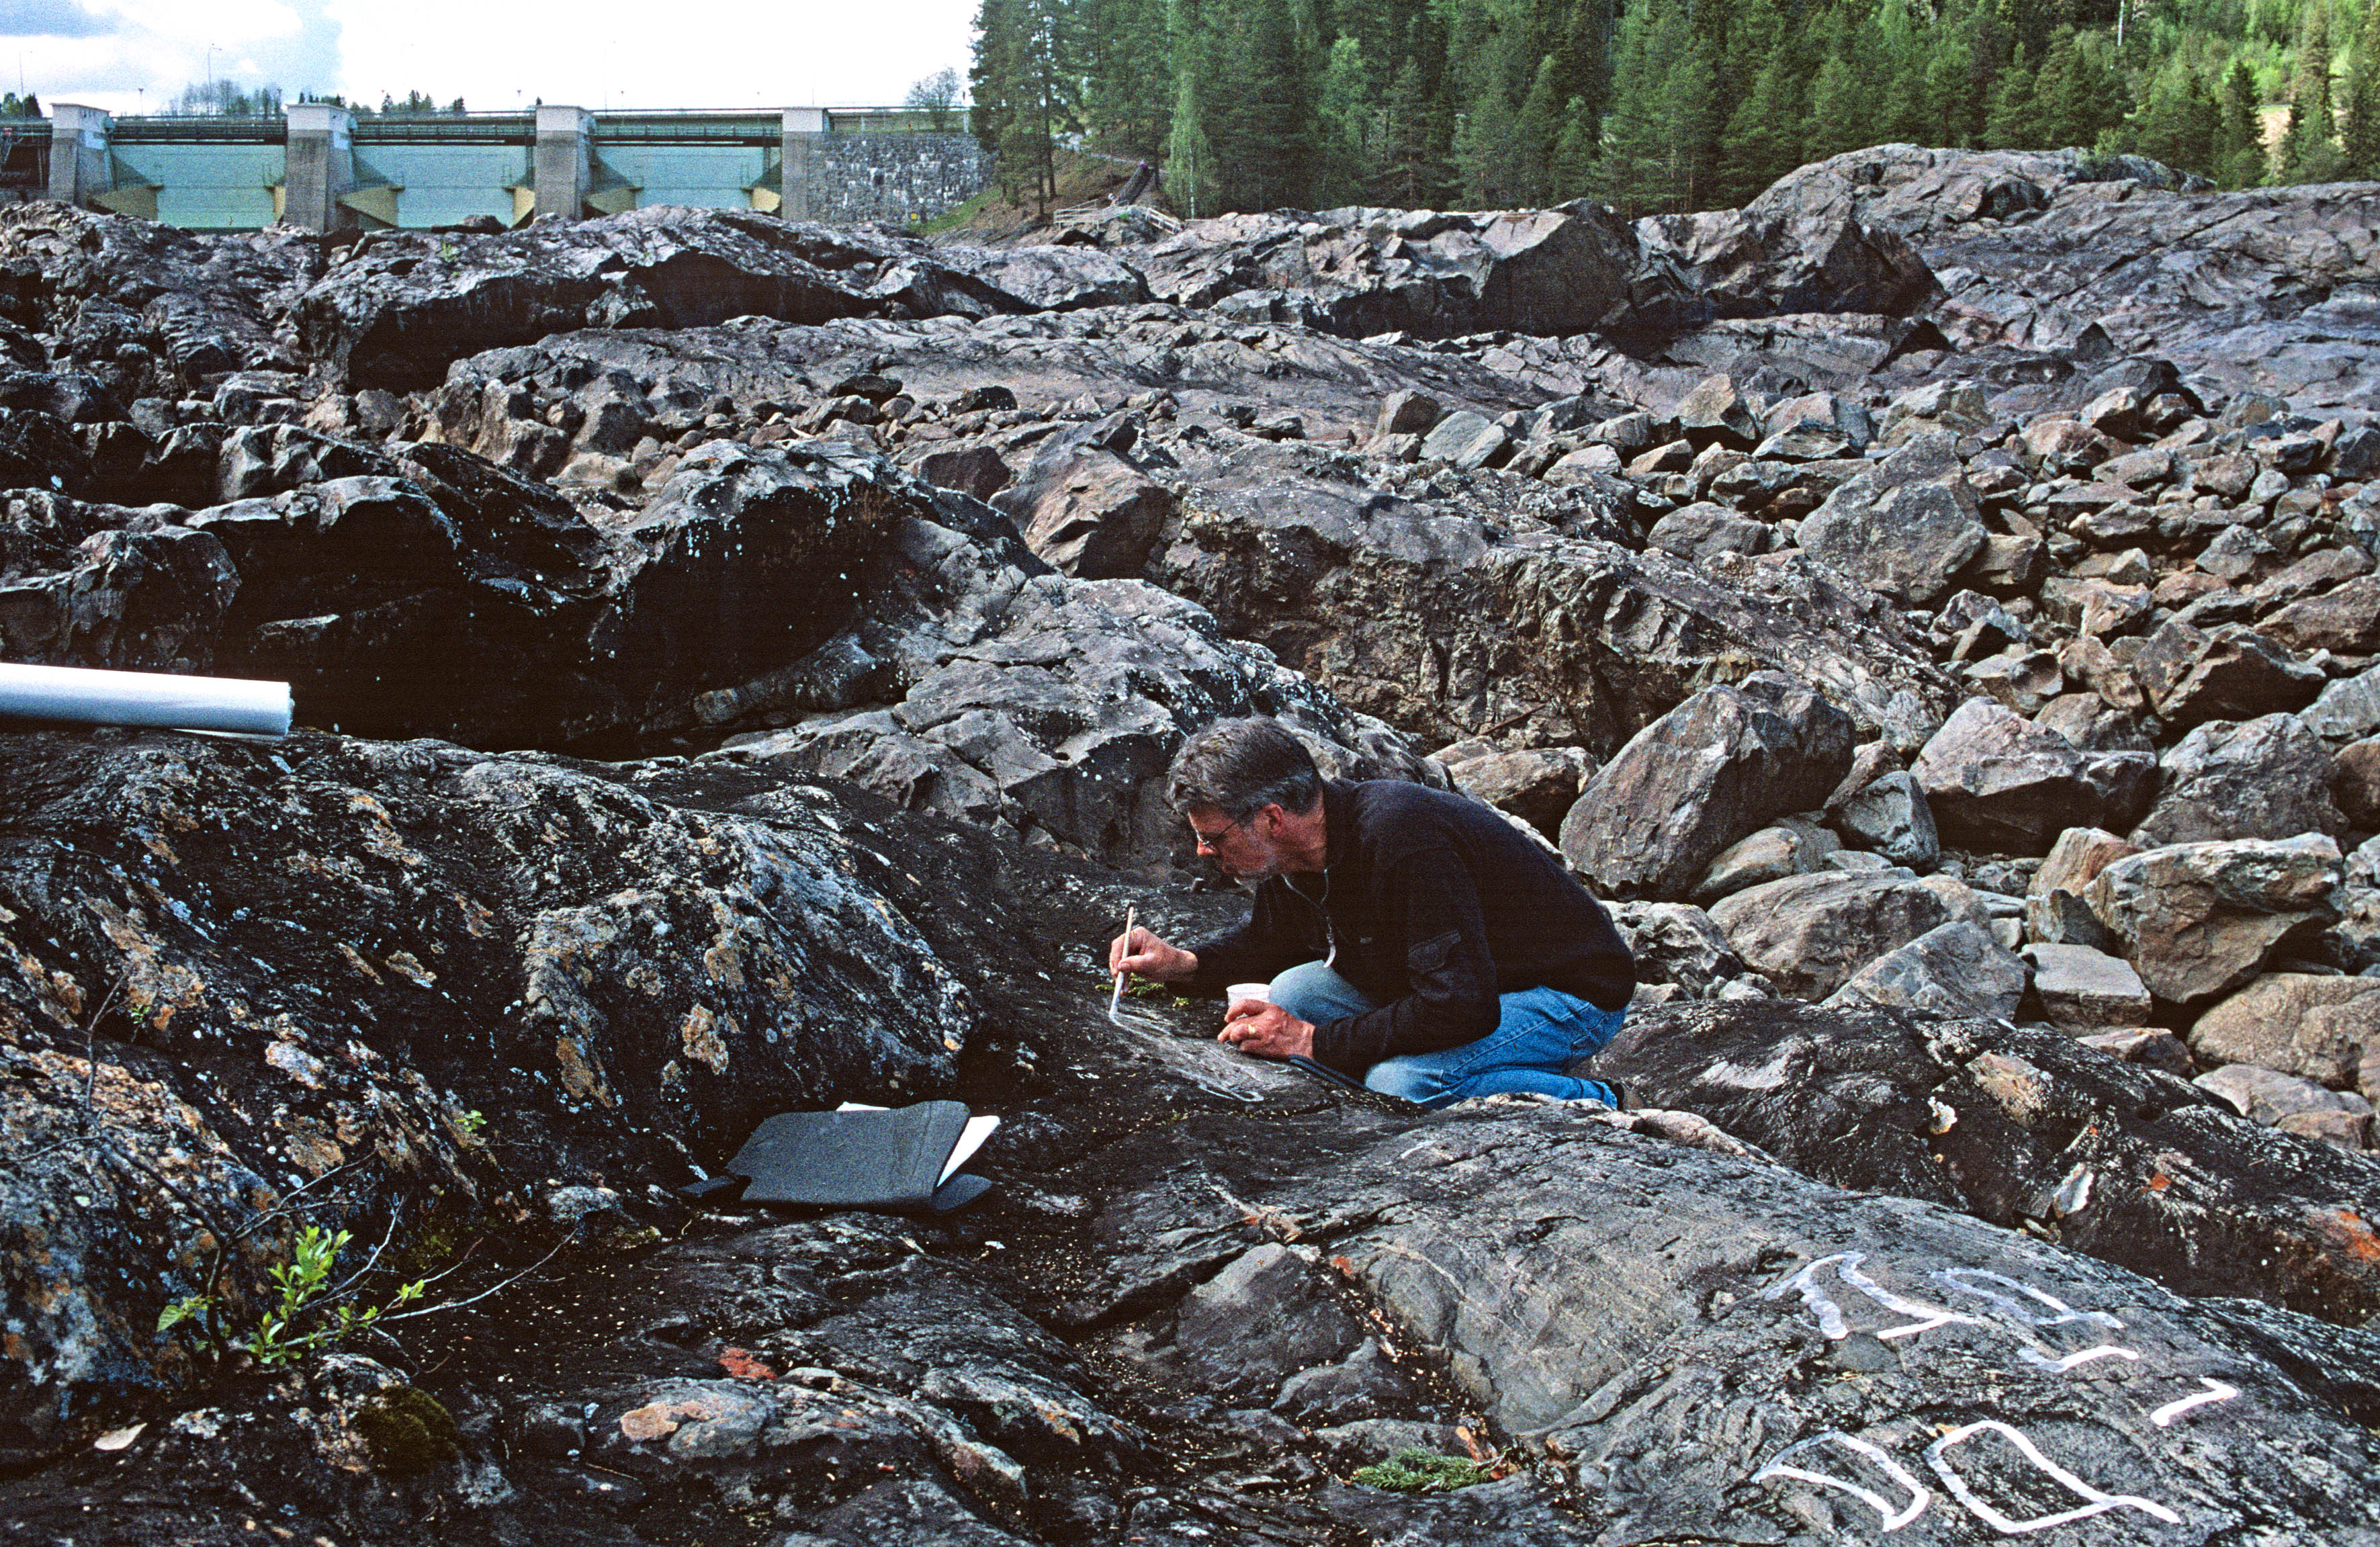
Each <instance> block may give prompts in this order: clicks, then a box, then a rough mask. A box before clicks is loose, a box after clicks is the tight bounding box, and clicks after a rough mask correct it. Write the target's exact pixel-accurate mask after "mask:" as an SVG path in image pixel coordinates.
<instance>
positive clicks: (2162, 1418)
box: [2149, 1375, 2240, 1429]
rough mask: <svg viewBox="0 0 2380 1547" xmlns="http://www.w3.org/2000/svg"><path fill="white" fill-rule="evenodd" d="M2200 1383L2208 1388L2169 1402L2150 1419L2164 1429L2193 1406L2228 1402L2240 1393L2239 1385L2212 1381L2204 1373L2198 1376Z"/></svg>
mask: <svg viewBox="0 0 2380 1547" xmlns="http://www.w3.org/2000/svg"><path fill="white" fill-rule="evenodd" d="M2198 1383H2199V1384H2200V1385H2203V1386H2204V1387H2205V1388H2206V1389H2205V1390H2204V1391H2202V1392H2200V1393H2198V1394H2197V1395H2193V1396H2183V1397H2177V1398H2176V1399H2175V1400H2173V1401H2171V1402H2168V1403H2167V1404H2166V1405H2165V1406H2164V1407H2159V1408H2158V1409H2157V1410H2156V1411H2155V1412H2154V1413H2151V1414H2150V1415H2149V1421H2150V1422H2151V1423H2154V1424H2155V1425H2156V1426H2157V1427H2158V1428H2159V1429H2163V1428H2164V1427H2166V1425H2168V1424H2169V1423H2171V1422H2172V1421H2173V1420H2174V1419H2178V1418H2180V1417H2181V1415H2182V1414H2184V1413H2186V1412H2188V1411H2190V1410H2191V1409H2192V1407H2205V1406H2206V1405H2207V1404H2208V1403H2210V1402H2228V1401H2230V1400H2231V1399H2232V1398H2233V1397H2235V1396H2237V1395H2240V1388H2239V1387H2237V1386H2227V1385H2225V1384H2224V1383H2222V1382H2220V1381H2211V1380H2208V1379H2207V1378H2206V1377H2205V1376H2204V1375H2201V1376H2200V1377H2199V1378H2198Z"/></svg>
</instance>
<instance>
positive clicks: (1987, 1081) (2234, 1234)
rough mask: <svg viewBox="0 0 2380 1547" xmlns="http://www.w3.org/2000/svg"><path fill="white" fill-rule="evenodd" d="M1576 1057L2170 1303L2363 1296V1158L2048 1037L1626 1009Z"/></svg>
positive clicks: (1892, 1016) (1832, 1167)
mask: <svg viewBox="0 0 2380 1547" xmlns="http://www.w3.org/2000/svg"><path fill="white" fill-rule="evenodd" d="M1595 1067H1596V1069H1597V1070H1598V1071H1600V1072H1602V1073H1605V1074H1609V1075H1612V1076H1615V1077H1617V1078H1621V1079H1622V1080H1625V1081H1627V1082H1628V1084H1629V1088H1630V1090H1632V1091H1633V1092H1634V1093H1635V1099H1637V1100H1639V1101H1641V1102H1644V1103H1645V1104H1646V1105H1647V1106H1665V1107H1678V1108H1682V1109H1683V1110H1686V1111H1690V1112H1695V1113H1698V1114H1700V1115H1703V1116H1705V1117H1707V1118H1708V1119H1710V1120H1711V1121H1712V1122H1714V1123H1716V1124H1718V1126H1719V1127H1721V1128H1723V1129H1725V1130H1726V1131H1727V1132H1729V1133H1730V1134H1733V1135H1735V1136H1736V1137H1738V1138H1740V1139H1743V1140H1744V1141H1746V1142H1747V1143H1751V1144H1755V1145H1758V1146H1759V1147H1760V1148H1761V1149H1762V1150H1763V1151H1767V1152H1768V1153H1771V1154H1774V1155H1776V1156H1778V1157H1779V1159H1781V1160H1783V1161H1785V1163H1788V1164H1791V1165H1793V1166H1795V1167H1796V1168H1797V1169H1800V1170H1803V1171H1805V1172H1807V1173H1808V1174H1810V1175H1815V1176H1819V1177H1823V1178H1824V1179H1826V1180H1828V1181H1830V1182H1833V1183H1835V1184H1836V1185H1838V1186H1841V1187H1849V1188H1870V1189H1874V1190H1876V1191H1878V1192H1884V1193H1890V1194H1896V1195H1899V1196H1901V1197H1907V1198H1920V1199H1926V1200H1935V1201H1938V1202H1942V1203H1950V1204H1955V1205H1957V1206H1959V1207H1962V1208H1966V1209H1970V1210H1972V1211H1973V1212H1975V1213H1976V1214H1978V1215H1979V1216H1981V1217H1983V1218H1985V1219H1989V1220H1992V1221H1995V1222H1997V1223H1998V1224H2003V1225H2006V1226H2008V1227H2009V1228H2010V1229H2016V1228H2020V1227H2022V1228H2023V1229H2025V1230H2027V1231H2029V1232H2033V1233H2034V1234H2036V1235H2040V1236H2046V1238H2048V1239H2051V1240H2055V1241H2058V1243H2060V1244H2061V1245H2063V1246H2064V1247H2066V1248H2067V1249H2070V1250H2074V1251H2079V1252H2083V1253H2085V1254H2087V1255H2090V1256H2094V1257H2098V1258H2103V1259H2105V1260H2106V1261H2111V1262H2116V1263H2119V1264H2122V1265H2123V1266H2125V1267H2128V1268H2130V1269H2131V1270H2133V1271H2135V1272H2138V1273H2146V1274H2148V1275H2149V1276H2151V1277H2153V1278H2155V1279H2157V1280H2158V1281H2159V1282H2160V1283H2163V1284H2165V1285H2168V1287H2171V1288H2174V1289H2177V1290H2180V1292H2182V1293H2185V1294H2190V1295H2245V1296H2250V1297H2268V1298H2271V1299H2273V1300H2275V1301H2276V1302H2277V1303H2279V1304H2284V1305H2289V1306H2292V1307H2295V1308H2297V1309H2301V1310H2306V1311H2310V1312H2313V1313H2315V1314H2318V1315H2321V1316H2324V1317H2325V1318H2328V1319H2332V1320H2339V1321H2344V1322H2349V1323H2350V1324H2352V1323H2354V1322H2356V1321H2357V1319H2358V1317H2359V1315H2361V1314H2362V1313H2361V1312H2360V1311H2358V1310H2357V1309H2353V1308H2355V1307H2360V1306H2364V1305H2368V1304H2372V1303H2374V1302H2375V1298H2380V1273H2375V1269H2374V1263H2373V1262H2372V1261H2371V1260H2370V1259H2369V1257H2368V1256H2367V1255H2366V1251H2367V1244H2368V1240H2369V1237H2368V1236H2366V1235H2365V1234H2364V1233H2363V1227H2362V1224H2361V1223H2360V1222H2362V1221H2363V1220H2367V1219H2369V1218H2371V1217H2372V1216H2371V1214H2370V1212H2369V1211H2370V1209H2371V1207H2372V1206H2373V1205H2372V1202H2371V1199H2372V1194H2373V1189H2374V1188H2375V1187H2380V1164H2374V1163H2372V1162H2370V1161H2367V1160H2364V1159H2362V1158H2360V1157H2357V1156H2352V1155H2347V1154H2342V1153H2340V1152H2338V1150H2337V1149H2336V1148H2334V1147H2332V1146H2329V1145H2325V1144H2322V1143H2320V1142H2319V1141H2317V1140H2313V1139H2301V1138H2298V1137H2295V1136H2289V1137H2284V1136H2281V1135H2278V1134H2276V1133H2274V1132H2273V1131H2272V1130H2270V1129H2267V1128H2264V1127H2259V1126H2257V1125H2256V1124H2255V1123H2253V1122H2251V1121H2250V1120H2248V1119H2247V1118H2245V1117H2241V1116H2239V1115H2235V1114H2234V1112H2233V1109H2232V1108H2231V1107H2229V1106H2228V1105H2225V1104H2222V1103H2220V1102H2216V1101H2215V1100H2214V1098H2213V1097H2211V1096H2210V1095H2208V1094H2207V1093H2206V1092H2205V1091H2204V1090H2200V1089H2199V1088H2198V1087H2196V1086H2193V1085H2192V1084H2191V1083H2190V1082H2189V1081H2187V1080H2184V1079H2180V1078H2176V1077H2174V1076H2172V1075H2169V1074H2166V1073H2163V1072H2161V1071H2159V1070H2156V1069H2154V1068H2151V1067H2148V1066H2143V1065H2141V1064H2137V1063H2124V1062H2120V1061H2119V1060H2116V1059H2113V1058H2109V1057H2107V1055H2106V1054H2102V1053H2100V1052H2098V1051H2097V1050H2095V1049H2092V1048H2086V1047H2083V1046H2082V1045H2081V1044H2080V1043H2078V1042H2076V1041H2074V1040H2073V1039H2072V1038H2070V1037H2068V1036H2066V1035H2064V1034H2062V1033H2058V1032H2056V1031H2052V1030H2049V1029H2025V1028H2022V1027H2020V1028H2009V1027H2005V1026H1995V1025H1993V1024H1991V1023H1988V1022H1984V1021H1976V1020H1958V1019H1941V1018H1936V1017H1924V1016H1903V1015H1900V1014H1898V1013H1895V1012H1892V1011H1888V1010H1884V1009H1867V1010H1853V1009H1850V1008H1839V1007H1832V1006H1825V1007H1822V1006H1810V1005H1792V1004H1788V1003H1785V1002H1782V1001H1779V1002H1775V1003H1770V1004H1733V1005H1670V1006H1667V1007H1664V1008H1662V1009H1659V1010H1655V1011H1649V1012H1645V1011H1640V1012H1638V1013H1637V1014H1636V1015H1635V1016H1633V1017H1631V1021H1630V1024H1629V1026H1628V1027H1627V1028H1626V1029H1623V1030H1622V1031H1621V1034H1620V1035H1619V1036H1618V1037H1616V1038H1614V1039H1613V1041H1611V1042H1610V1043H1609V1045H1608V1046H1607V1047H1606V1048H1605V1049H1604V1051H1603V1052H1602V1053H1600V1054H1597V1056H1596V1059H1595ZM2350 1221H2353V1222H2358V1223H2353V1224H2350ZM2028 1222H2029V1223H2028ZM2217 1242H2220V1243H2224V1244H2223V1245H2221V1246H2220V1247H2216V1248H2215V1249H2213V1250H2211V1251H2210V1250H2209V1249H2208V1248H2209V1247H2213V1245H2214V1243H2217ZM2250 1242H2254V1243H2257V1244H2256V1245H2255V1246H2254V1247H2253V1249H2248V1250H2246V1251H2242V1250H2241V1249H2243V1248H2246V1247H2247V1245H2248V1243H2250ZM2235 1252H2240V1255H2238V1256H2234V1255H2233V1254H2234V1253H2235ZM2276 1274H2277V1276H2276Z"/></svg>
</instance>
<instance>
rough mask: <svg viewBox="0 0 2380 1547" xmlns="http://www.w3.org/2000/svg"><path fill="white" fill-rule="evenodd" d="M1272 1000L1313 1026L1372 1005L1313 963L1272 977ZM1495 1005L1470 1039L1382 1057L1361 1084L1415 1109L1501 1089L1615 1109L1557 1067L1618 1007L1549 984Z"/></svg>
mask: <svg viewBox="0 0 2380 1547" xmlns="http://www.w3.org/2000/svg"><path fill="white" fill-rule="evenodd" d="M1272 1002H1273V1003H1274V1004H1276V1005H1280V1006H1281V1008H1282V1009H1284V1010H1287V1011H1288V1012H1289V1013H1290V1014H1291V1015H1293V1016H1295V1017H1297V1018H1298V1019H1300V1020H1310V1021H1312V1022H1314V1023H1315V1024H1316V1025H1320V1024H1321V1023H1323V1022H1324V1021H1328V1020H1339V1019H1342V1018H1343V1017H1347V1016H1358V1015H1362V1014H1363V1013H1364V1012H1365V1011H1366V1010H1376V1009H1378V1008H1379V1005H1378V1003H1377V1002H1376V1001H1374V1000H1373V999H1372V998H1370V997H1369V996H1368V995H1366V993H1364V992H1363V991H1362V990H1361V989H1358V988H1357V987H1356V986H1355V985H1354V984H1353V983H1351V982H1349V981H1347V980H1346V979H1344V978H1342V977H1341V976H1339V974H1338V973H1336V972H1334V971H1332V970H1331V969H1330V968H1328V967H1325V966H1323V965H1322V964H1321V963H1320V962H1318V961H1309V962H1306V963H1305V964H1304V965H1303V966H1299V967H1293V968H1290V969H1289V970H1288V971H1286V972H1284V973H1282V974H1281V976H1280V977H1278V978H1275V979H1274V980H1273V981H1272ZM1501 1002H1502V1005H1503V1007H1504V1015H1503V1018H1502V1019H1501V1020H1500V1021H1499V1022H1498V1023H1497V1026H1496V1029H1495V1030H1493V1031H1490V1032H1488V1035H1486V1036H1484V1037H1482V1038H1480V1039H1479V1040H1478V1041H1475V1042H1465V1043H1463V1045H1462V1046H1460V1047H1450V1048H1446V1049H1444V1050H1442V1051H1440V1052H1438V1053H1412V1054H1404V1055H1403V1056H1402V1057H1397V1058H1384V1059H1382V1060H1381V1061H1380V1062H1378V1063H1377V1064H1375V1065H1373V1066H1371V1067H1370V1068H1368V1069H1366V1070H1365V1071H1364V1078H1363V1080H1362V1081H1361V1085H1362V1087H1363V1088H1364V1089H1366V1090H1378V1091H1379V1092H1380V1093H1381V1094H1383V1095H1388V1096H1397V1097H1401V1098H1403V1100H1405V1101H1409V1102H1419V1103H1420V1104H1422V1105H1423V1106H1444V1105H1446V1104H1448V1103H1449V1102H1459V1101H1461V1100H1463V1098H1464V1097H1465V1096H1486V1095H1492V1094H1494V1093H1496V1092H1498V1091H1507V1090H1509V1091H1524V1092H1525V1091H1535V1092H1536V1093H1537V1094H1539V1095H1546V1096H1556V1097H1559V1098H1560V1099H1561V1100H1564V1101H1598V1102H1605V1103H1606V1104H1608V1105H1610V1106H1612V1107H1617V1106H1619V1104H1620V1097H1619V1093H1618V1092H1617V1091H1615V1090H1612V1088H1611V1087H1610V1086H1609V1085H1606V1084H1604V1083H1603V1082H1602V1081H1600V1080H1595V1079H1580V1078H1577V1077H1576V1076H1574V1075H1568V1074H1564V1073H1563V1072H1562V1071H1563V1070H1564V1069H1566V1068H1568V1067H1569V1066H1571V1065H1573V1064H1574V1063H1576V1062H1578V1061H1579V1060H1580V1059H1582V1058H1585V1057H1586V1056H1587V1055H1588V1054H1592V1053H1594V1052H1595V1051H1596V1050H1597V1049H1598V1048H1600V1047H1601V1046H1603V1044H1604V1043H1606V1042H1608V1041H1610V1040H1611V1034H1612V1033H1613V1032H1615V1031H1617V1030H1619V1029H1620V1022H1621V1017H1624V1016H1625V1015H1626V1014H1627V1012H1626V1011H1624V1010H1605V1009H1598V1008H1597V1007H1596V1006H1595V1005H1591V1004H1589V1003H1588V1002H1587V1001H1585V1000H1584V999H1581V998H1578V997H1577V996H1576V995H1574V994H1568V993H1562V992H1561V991H1560V989H1549V988H1533V989H1522V990H1520V991H1519V992H1517V993H1508V994H1505V995H1503V996H1502V1001H1501ZM1290 1062H1291V1063H1293V1064H1295V1065H1297V1066H1299V1067H1300V1068H1303V1069H1305V1070H1306V1071H1307V1072H1308V1073H1311V1074H1318V1075H1320V1076H1321V1077H1322V1078H1325V1079H1329V1080H1331V1081H1333V1082H1335V1083H1337V1084H1341V1085H1347V1086H1354V1085H1356V1084H1357V1083H1358V1082H1357V1081H1355V1080H1353V1079H1350V1078H1347V1077H1346V1076H1345V1075H1343V1074H1342V1073H1340V1072H1339V1071H1338V1070H1336V1069H1333V1068H1330V1067H1327V1066H1324V1065H1321V1064H1318V1063H1316V1062H1315V1061H1314V1060H1313V1059H1311V1058H1293V1059H1291V1060H1290Z"/></svg>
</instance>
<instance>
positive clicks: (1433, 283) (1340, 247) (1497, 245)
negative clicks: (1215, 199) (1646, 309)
mask: <svg viewBox="0 0 2380 1547" xmlns="http://www.w3.org/2000/svg"><path fill="white" fill-rule="evenodd" d="M1331 215H1333V216H1339V217H1342V218H1340V219H1336V220H1330V219H1329V217H1326V221H1327V223H1322V222H1317V221H1313V220H1308V219H1304V218H1301V217H1299V216H1296V215H1294V214H1245V215H1225V216H1222V217H1221V218H1220V219H1216V220H1208V221H1198V222H1194V223H1192V224H1190V225H1185V226H1184V227H1183V229H1182V230H1181V231H1180V232H1179V233H1176V234H1174V235H1172V236H1171V237H1168V238H1166V239H1164V240H1162V241H1160V242H1158V243H1156V244H1154V245H1152V246H1150V247H1148V248H1146V249H1143V250H1137V251H1135V252H1132V253H1130V254H1129V256H1128V261H1129V262H1132V263H1133V264H1135V266H1136V267H1138V268H1139V269H1140V270H1141V272H1142V274H1144V275H1145V277H1146V278H1147V284H1148V288H1149V292H1150V294H1152V295H1154V296H1156V297H1157V298H1159V299H1160V300H1170V301H1176V302H1179V303H1181V304H1183V305H1186V306H1195V307H1213V308H1215V309H1217V310H1219V311H1225V312H1227V313H1235V314H1239V315H1243V316H1246V317H1248V319H1249V320H1252V321H1268V320H1269V321H1280V322H1297V323H1305V324H1306V325H1308V326H1312V327H1318V328H1320V329H1322V330H1324V331H1326V332H1330V333H1336V334H1341V335H1345V336H1348V337H1354V338H1361V337H1366V336H1368V335H1373V334H1378V333H1386V332H1390V331H1392V330H1394V331H1403V332H1406V333H1411V334H1414V335H1418V336H1421V337H1426V338H1445V337H1450V336H1452V335H1459V334H1471V333H1480V332H1484V331H1486V330H1488V329H1490V328H1512V329H1517V330H1522V331H1525V332H1530V333H1546V334H1565V333H1577V332H1582V331H1585V330H1587V329H1591V328H1600V327H1609V326H1611V325H1613V324H1616V323H1621V322H1623V321H1625V320H1626V319H1628V318H1629V317H1631V316H1632V315H1633V314H1634V312H1635V311H1637V310H1638V302H1639V298H1640V294H1641V292H1640V291H1639V290H1638V285H1639V280H1638V271H1639V268H1640V265H1641V264H1642V262H1643V254H1642V251H1641V250H1640V248H1639V244H1638V240H1637V237H1636V234H1635V233H1634V232H1633V231H1632V230H1631V229H1630V228H1629V227H1628V226H1627V225H1625V224H1624V223H1622V222H1621V221H1620V220H1618V219H1617V218H1615V217H1614V216H1613V215H1612V214H1611V213H1609V211H1608V210H1607V209H1604V208H1602V207H1599V206H1596V205H1590V204H1586V203H1584V202H1582V203H1578V204H1571V205H1565V206H1563V207H1561V208H1560V209H1557V210H1544V211H1530V212H1523V213H1511V214H1482V215H1465V214H1439V213H1430V212H1424V211H1411V212H1408V211H1402V210H1348V211H1334V212H1331ZM1654 283H1656V284H1658V281H1656V282H1654ZM1671 283H1672V284H1674V281H1672V282H1671ZM1648 288H1649V286H1648ZM1660 293H1661V292H1659V291H1658V290H1657V291H1655V294H1657V295H1658V294H1660ZM1670 293H1671V294H1674V293H1675V292H1674V291H1672V292H1670Z"/></svg>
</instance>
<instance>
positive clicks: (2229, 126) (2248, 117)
mask: <svg viewBox="0 0 2380 1547" xmlns="http://www.w3.org/2000/svg"><path fill="white" fill-rule="evenodd" d="M2256 97H2257V93H2256V78H2255V75H2254V74H2253V72H2252V71H2251V70H2250V69H2249V68H2248V61H2246V60H2245V59H2240V58H2236V57H2235V58H2234V59H2233V60H2232V61H2231V70H2230V73H2229V75H2228V76H2227V77H2226V78H2225V79H2224V82H2223V116H2222V117H2221V118H2220V119H2219V120H2218V121H2217V123H2216V129H2215V152H2214V155H2215V164H2216V180H2217V181H2219V182H2221V183H2222V184H2223V186H2224V187H2226V188H2256V187H2258V186H2260V185H2262V184H2263V183H2264V181H2265V178H2266V177H2268V176H2270V174H2271V159H2270V158H2269V157H2268V156H2267V155H2266V154H2265V126H2264V121H2263V119H2262V118H2261V117H2260V116H2258V114H2257V112H2256V108H2257V100H2256Z"/></svg>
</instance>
